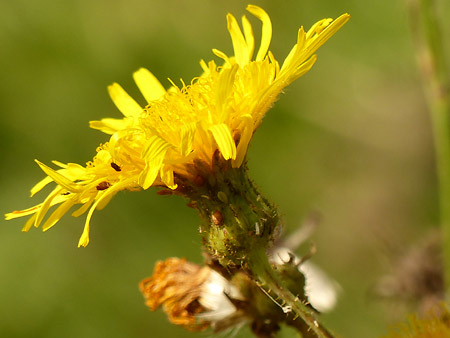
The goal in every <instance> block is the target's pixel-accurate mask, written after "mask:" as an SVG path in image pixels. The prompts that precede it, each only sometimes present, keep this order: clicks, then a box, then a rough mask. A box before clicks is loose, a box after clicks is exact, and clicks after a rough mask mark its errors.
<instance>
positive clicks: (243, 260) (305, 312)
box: [178, 157, 332, 338]
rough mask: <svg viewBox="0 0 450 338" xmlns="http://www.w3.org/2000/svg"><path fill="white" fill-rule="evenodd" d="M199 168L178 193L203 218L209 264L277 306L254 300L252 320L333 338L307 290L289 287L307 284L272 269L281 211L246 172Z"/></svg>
mask: <svg viewBox="0 0 450 338" xmlns="http://www.w3.org/2000/svg"><path fill="white" fill-rule="evenodd" d="M195 168H196V172H197V173H198V175H197V176H196V177H195V179H193V180H192V179H189V178H187V179H186V180H185V181H184V182H183V181H181V180H180V181H179V187H180V188H179V190H178V192H179V193H180V194H183V195H184V196H187V197H188V198H189V199H190V203H189V205H190V206H192V207H194V208H196V209H197V210H198V211H199V213H200V216H201V218H202V220H203V222H202V225H201V227H200V231H201V232H202V234H203V241H204V243H203V244H204V248H205V251H206V252H207V254H208V256H209V259H208V262H209V264H211V265H212V266H214V267H215V268H216V269H217V267H218V265H219V266H221V267H222V268H221V269H222V272H223V273H224V274H225V275H227V276H228V278H230V279H231V278H232V276H233V275H235V274H236V273H242V272H244V273H246V274H247V276H249V277H250V278H251V279H253V280H254V281H255V283H257V285H258V286H259V288H260V291H262V292H264V294H265V295H266V296H267V297H268V298H270V299H271V301H273V303H271V302H268V303H269V304H270V305H271V306H268V307H267V306H266V305H267V302H263V303H261V304H262V307H263V308H257V307H258V304H259V303H258V302H255V301H252V300H250V301H251V302H252V303H253V307H255V308H254V313H249V315H250V316H253V317H254V318H255V320H256V321H259V322H260V323H261V325H264V323H265V321H266V320H268V321H271V322H273V323H275V324H278V323H283V322H284V323H286V324H288V325H290V326H293V327H295V328H296V329H297V330H299V332H301V333H302V335H303V337H305V338H310V337H311V338H312V337H318V338H331V337H332V335H331V334H330V333H329V332H328V331H327V330H326V329H325V328H324V327H323V326H322V325H321V324H320V323H319V321H318V319H317V318H316V313H314V311H313V310H312V309H311V308H309V307H308V306H306V305H305V304H304V303H303V299H304V298H302V297H303V296H304V290H300V291H299V292H301V293H302V294H300V295H294V294H293V293H292V292H291V291H290V289H288V287H287V285H289V283H291V284H294V285H297V286H298V285H301V284H302V283H304V279H303V280H301V278H299V276H296V277H293V279H292V278H291V277H289V276H287V275H282V274H280V273H277V271H275V270H274V269H273V267H272V266H271V264H270V263H269V258H268V256H267V251H268V249H270V247H271V246H272V245H273V243H274V241H275V239H276V238H277V236H278V234H279V231H280V227H281V221H280V219H279V213H278V210H277V208H276V207H275V206H274V205H273V204H272V203H270V202H269V201H268V200H267V199H266V198H264V197H263V196H262V195H261V194H260V192H259V191H258V189H257V188H256V186H255V185H254V183H253V182H252V181H251V180H250V179H249V177H248V171H247V168H246V166H245V165H243V166H242V167H241V168H231V166H230V164H229V162H226V161H223V160H222V159H221V158H220V157H218V158H217V160H216V161H214V163H213V166H212V167H210V166H208V165H205V164H202V163H200V162H199V163H196V164H195ZM294 268H295V269H297V267H294ZM302 278H304V277H303V276H302ZM294 292H297V291H294ZM272 295H273V297H272ZM297 296H298V297H297ZM280 308H281V309H280Z"/></svg>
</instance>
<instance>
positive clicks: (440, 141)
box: [408, 0, 450, 290]
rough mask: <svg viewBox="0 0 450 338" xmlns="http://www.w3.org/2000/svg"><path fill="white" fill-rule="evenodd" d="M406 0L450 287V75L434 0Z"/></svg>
mask: <svg viewBox="0 0 450 338" xmlns="http://www.w3.org/2000/svg"><path fill="white" fill-rule="evenodd" d="M419 1H420V3H418V2H417V0H414V1H412V0H411V1H409V2H408V3H409V12H410V17H411V28H412V34H413V38H414V40H415V44H416V51H417V58H418V62H419V68H420V71H421V76H422V81H423V86H424V91H425V94H426V98H427V103H428V109H429V111H430V116H431V123H432V128H433V138H434V146H435V152H436V169H437V178H438V184H439V208H440V223H441V229H442V237H443V239H442V248H443V259H444V262H443V267H444V281H445V282H444V283H445V290H449V289H450V92H449V89H450V77H449V72H448V68H447V64H446V59H445V53H444V48H443V39H442V34H441V29H440V22H439V17H438V15H437V13H438V10H437V8H436V2H435V1H434V0H419Z"/></svg>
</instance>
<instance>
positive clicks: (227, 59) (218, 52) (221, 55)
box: [212, 48, 231, 64]
mask: <svg viewBox="0 0 450 338" xmlns="http://www.w3.org/2000/svg"><path fill="white" fill-rule="evenodd" d="M212 52H213V53H214V55H216V56H218V57H220V58H221V59H222V60H224V61H225V63H228V64H231V61H230V58H229V57H228V56H227V54H225V53H224V52H222V51H220V50H218V49H215V48H213V50H212Z"/></svg>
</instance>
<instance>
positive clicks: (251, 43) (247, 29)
mask: <svg viewBox="0 0 450 338" xmlns="http://www.w3.org/2000/svg"><path fill="white" fill-rule="evenodd" d="M242 27H243V28H244V36H245V42H246V44H247V57H248V60H249V61H250V60H251V59H252V57H253V51H254V49H255V37H254V36H253V29H252V25H251V24H250V21H248V19H247V17H246V16H245V15H244V16H243V17H242Z"/></svg>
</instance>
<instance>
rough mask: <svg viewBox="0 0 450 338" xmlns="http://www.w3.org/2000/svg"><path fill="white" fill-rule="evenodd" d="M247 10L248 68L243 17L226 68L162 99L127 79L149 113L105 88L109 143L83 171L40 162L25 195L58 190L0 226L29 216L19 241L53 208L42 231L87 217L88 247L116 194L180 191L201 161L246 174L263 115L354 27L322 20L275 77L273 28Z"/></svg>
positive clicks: (208, 66) (142, 82)
mask: <svg viewBox="0 0 450 338" xmlns="http://www.w3.org/2000/svg"><path fill="white" fill-rule="evenodd" d="M247 10H248V11H249V12H250V13H251V14H253V15H254V16H256V17H257V18H258V19H259V20H260V21H261V22H262V37H261V43H260V47H259V49H258V51H257V53H256V57H254V58H253V54H254V47H255V40H254V35H253V31H252V27H251V25H250V23H249V21H248V19H247V18H246V17H245V16H243V17H242V26H243V31H241V29H240V28H239V25H238V23H237V21H236V19H235V18H234V17H233V16H232V15H231V14H228V15H227V27H228V31H229V33H230V36H231V39H232V43H233V48H234V56H227V55H226V54H225V53H223V52H221V51H219V50H216V49H213V53H214V54H215V55H216V56H218V57H219V58H221V59H223V64H222V65H221V66H217V65H216V63H215V62H214V61H210V62H208V63H206V62H205V61H203V60H202V61H201V62H200V65H201V67H202V69H203V74H202V75H200V76H199V77H197V78H194V79H193V80H192V81H191V83H190V84H185V83H184V82H183V81H182V85H181V86H177V85H175V84H174V83H173V82H172V87H170V88H169V89H168V90H166V89H165V88H164V87H163V86H162V85H161V83H160V82H159V81H158V80H157V79H156V78H155V77H154V76H153V75H152V74H151V73H150V72H149V71H148V70H146V69H143V68H142V69H140V70H138V71H137V72H135V73H134V74H133V77H134V80H135V82H136V84H137V86H138V87H139V89H140V91H141V92H142V94H143V96H144V98H145V99H146V101H147V102H148V105H147V106H145V107H144V108H143V107H141V106H140V105H139V104H138V103H137V102H136V101H135V100H134V99H133V98H132V97H130V96H129V95H128V94H127V93H126V92H125V90H124V89H123V88H122V87H121V86H120V85H119V84H117V83H114V84H113V85H111V86H109V87H108V91H109V94H110V96H111V98H112V100H113V101H114V103H115V105H116V106H117V108H118V109H119V110H120V112H121V113H122V114H123V115H124V117H123V118H122V119H114V118H105V119H102V120H101V121H91V123H90V126H91V127H92V128H94V129H99V130H101V131H103V132H104V133H106V134H109V135H111V137H110V140H109V142H107V143H105V144H103V145H101V146H100V147H99V148H98V149H97V155H96V156H95V157H94V159H93V161H92V162H88V163H87V165H86V166H85V167H83V166H80V165H78V164H73V163H69V164H62V163H59V162H54V164H55V165H57V166H58V167H60V169H57V170H54V169H51V168H49V167H48V166H46V165H44V164H42V163H40V162H38V161H37V163H38V164H39V166H40V167H41V169H42V170H43V171H44V172H45V173H46V174H47V177H46V178H45V179H44V180H42V181H41V182H39V183H38V184H37V185H36V186H34V187H33V189H32V190H31V195H32V196H33V195H34V194H35V193H36V192H38V191H40V190H41V189H42V188H43V187H44V186H46V185H47V184H48V183H51V182H55V183H56V188H55V189H54V190H53V191H52V192H51V193H50V194H49V195H48V196H47V198H46V199H45V200H44V202H43V203H40V204H38V205H36V206H34V207H32V208H30V209H26V210H22V211H14V212H12V213H9V214H6V215H5V217H6V219H13V218H17V217H23V216H31V217H30V219H29V220H28V221H27V223H26V224H25V226H24V228H23V231H28V230H29V229H30V228H31V226H33V225H34V226H35V227H38V226H39V225H40V224H41V223H42V221H43V219H44V216H45V215H46V214H47V212H48V211H49V210H50V208H51V207H52V206H55V205H59V206H58V207H57V208H56V210H55V211H53V213H52V214H51V215H50V216H49V217H48V218H47V220H46V221H45V222H44V224H43V225H42V229H43V230H44V231H45V230H48V229H49V228H51V227H52V226H53V225H54V224H56V223H57V222H58V221H59V219H60V218H61V217H62V216H63V215H64V214H65V213H67V212H68V211H69V209H71V207H73V206H74V205H76V204H81V207H80V208H79V209H78V210H76V211H75V212H73V213H72V215H73V216H75V217H77V216H80V215H82V214H83V213H85V212H87V211H88V214H87V217H86V222H85V227H84V231H83V234H82V236H81V238H80V241H79V243H78V246H86V245H87V244H88V243H89V223H90V219H91V217H92V214H93V212H94V210H95V209H101V208H103V207H104V206H105V205H106V204H108V202H109V201H110V199H111V198H112V197H113V196H114V195H115V194H116V193H117V192H118V191H120V190H125V189H128V190H138V189H147V188H149V187H150V186H164V187H167V188H170V189H172V190H176V189H177V176H178V177H181V176H183V177H189V176H191V175H193V174H194V173H192V172H191V171H192V167H193V165H194V166H195V163H198V162H199V161H201V162H202V163H206V164H207V165H211V163H212V158H213V154H214V153H216V151H219V153H220V155H221V156H222V158H223V160H226V161H231V164H232V166H233V167H234V168H238V167H240V166H241V165H242V163H243V161H244V159H245V155H246V153H247V148H248V145H249V142H250V140H251V138H252V135H253V133H254V131H255V130H256V129H257V128H258V126H259V124H260V123H261V120H262V118H263V117H264V115H265V113H266V112H267V110H268V109H269V108H270V107H271V106H272V104H273V103H274V102H275V101H276V99H277V98H278V95H279V94H280V93H281V91H282V90H283V88H285V87H286V86H288V85H289V84H290V83H291V82H293V81H294V80H296V79H297V78H299V77H300V76H302V75H303V74H305V73H306V72H307V71H308V70H310V69H311V67H312V66H313V64H314V62H315V61H316V56H315V55H314V53H315V52H316V50H317V49H318V48H319V47H320V46H322V45H323V44H324V43H325V42H326V41H327V40H328V39H329V38H330V37H331V36H332V35H333V34H334V33H336V31H337V30H339V28H341V27H342V26H343V25H344V24H345V23H346V22H347V20H348V19H349V18H350V16H349V15H348V14H344V15H341V16H340V17H339V18H337V19H336V20H332V19H323V20H320V21H318V22H317V23H316V24H314V25H313V26H312V27H311V29H309V30H308V31H307V32H305V30H304V29H303V27H301V28H300V29H299V31H298V35H297V43H296V44H295V45H294V47H293V48H292V50H291V51H290V53H289V54H288V56H287V57H286V59H285V60H284V62H283V63H282V65H281V67H280V65H279V63H278V61H277V60H276V59H275V57H274V56H273V54H272V53H271V52H270V51H269V45H270V41H271V37H272V24H271V21H270V18H269V16H268V15H267V13H266V12H265V11H264V10H262V9H261V8H259V7H257V6H252V5H249V6H248V7H247Z"/></svg>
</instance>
